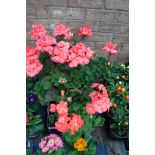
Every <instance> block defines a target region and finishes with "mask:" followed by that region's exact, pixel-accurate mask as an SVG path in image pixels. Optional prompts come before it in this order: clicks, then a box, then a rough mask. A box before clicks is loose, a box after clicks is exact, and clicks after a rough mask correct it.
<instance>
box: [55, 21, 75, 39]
mask: <svg viewBox="0 0 155 155" xmlns="http://www.w3.org/2000/svg"><path fill="white" fill-rule="evenodd" d="M54 35H55V36H62V35H63V36H64V37H65V39H68V40H69V39H71V38H72V37H73V33H72V32H71V30H70V28H69V27H66V26H65V25H63V24H58V25H56V27H55V29H54Z"/></svg>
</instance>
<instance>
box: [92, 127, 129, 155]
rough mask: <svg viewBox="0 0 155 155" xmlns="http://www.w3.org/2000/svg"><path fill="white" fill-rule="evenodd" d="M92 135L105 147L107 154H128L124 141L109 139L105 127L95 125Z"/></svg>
mask: <svg viewBox="0 0 155 155" xmlns="http://www.w3.org/2000/svg"><path fill="white" fill-rule="evenodd" d="M92 135H93V137H94V138H95V139H96V140H97V141H98V142H99V143H100V144H104V145H105V147H106V152H107V155H128V153H127V151H126V148H125V145H124V142H123V141H121V140H113V139H111V138H110V137H109V136H108V135H107V132H106V130H105V127H96V129H95V131H94V132H93V133H92Z"/></svg>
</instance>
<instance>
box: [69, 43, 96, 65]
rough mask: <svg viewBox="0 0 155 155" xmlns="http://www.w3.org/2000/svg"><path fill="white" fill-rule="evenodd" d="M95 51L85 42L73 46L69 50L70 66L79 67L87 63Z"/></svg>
mask: <svg viewBox="0 0 155 155" xmlns="http://www.w3.org/2000/svg"><path fill="white" fill-rule="evenodd" d="M93 54H94V51H92V50H91V49H90V48H87V47H86V45H85V44H83V43H79V44H76V45H75V46H73V47H72V48H71V49H70V50H69V55H68V62H69V67H71V68H73V67H77V66H78V65H79V64H80V65H85V64H88V63H89V60H90V59H91V58H92V56H93Z"/></svg>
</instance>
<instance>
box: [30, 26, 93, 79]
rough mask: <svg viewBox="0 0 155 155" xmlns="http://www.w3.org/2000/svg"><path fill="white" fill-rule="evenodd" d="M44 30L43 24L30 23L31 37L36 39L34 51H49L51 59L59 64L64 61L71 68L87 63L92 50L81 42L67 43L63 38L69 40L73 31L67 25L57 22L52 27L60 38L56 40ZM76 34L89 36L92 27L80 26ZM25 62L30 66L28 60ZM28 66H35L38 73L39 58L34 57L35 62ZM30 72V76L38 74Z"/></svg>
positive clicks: (40, 66)
mask: <svg viewBox="0 0 155 155" xmlns="http://www.w3.org/2000/svg"><path fill="white" fill-rule="evenodd" d="M46 32H47V31H46V30H45V28H44V26H42V25H41V24H38V25H37V24H33V25H32V31H31V38H32V39H37V41H36V48H35V49H36V51H38V52H46V53H49V54H50V59H51V60H52V61H54V62H56V63H60V64H65V63H66V64H68V65H69V67H71V68H73V67H77V66H78V65H86V64H88V63H89V61H90V59H91V58H92V56H93V54H94V51H92V50H91V49H90V48H89V47H87V46H86V45H85V44H83V43H78V44H75V45H74V44H72V42H70V43H69V42H67V41H65V40H64V39H66V40H69V39H72V37H73V33H72V32H71V29H70V28H69V27H68V26H65V25H63V24H58V25H56V27H55V29H54V35H55V36H61V37H62V40H56V39H55V38H54V37H52V36H50V35H47V34H46ZM78 34H79V36H81V35H84V36H91V35H92V29H91V28H90V27H89V26H84V27H81V28H80V30H79V32H78ZM73 42H74V41H73ZM27 64H28V66H31V65H30V64H31V62H29V61H28V62H27ZM29 68H37V70H38V73H39V69H40V70H41V69H42V65H41V64H40V62H39V60H37V59H35V63H33V65H32V67H29ZM33 70H34V69H33ZM30 72H31V73H30V76H31V77H33V76H35V75H36V74H38V73H37V71H36V73H35V71H30ZM31 74H32V75H31Z"/></svg>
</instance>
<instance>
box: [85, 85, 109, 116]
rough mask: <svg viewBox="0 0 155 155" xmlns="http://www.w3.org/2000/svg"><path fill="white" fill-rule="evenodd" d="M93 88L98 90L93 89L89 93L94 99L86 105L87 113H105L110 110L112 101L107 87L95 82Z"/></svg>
mask: <svg viewBox="0 0 155 155" xmlns="http://www.w3.org/2000/svg"><path fill="white" fill-rule="evenodd" d="M92 88H96V89H98V91H93V92H91V93H90V94H89V97H90V98H91V100H92V101H91V103H89V104H87V105H86V111H87V113H88V114H90V115H92V114H94V113H96V112H98V113H103V112H106V111H109V109H110V107H111V102H110V98H109V97H108V93H107V90H106V87H105V86H104V85H102V84H100V83H93V84H92Z"/></svg>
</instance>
